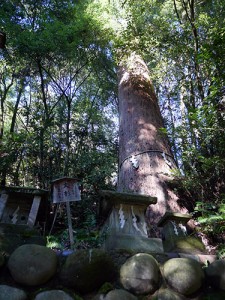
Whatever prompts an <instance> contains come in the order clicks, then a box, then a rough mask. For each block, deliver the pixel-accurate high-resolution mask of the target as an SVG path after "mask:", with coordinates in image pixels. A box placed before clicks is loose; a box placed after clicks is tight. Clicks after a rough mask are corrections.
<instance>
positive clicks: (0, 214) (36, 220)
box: [0, 187, 49, 227]
mask: <svg viewBox="0 0 225 300" xmlns="http://www.w3.org/2000/svg"><path fill="white" fill-rule="evenodd" d="M48 194H49V192H48V191H47V190H41V189H35V188H26V187H2V188H0V223H5V224H14V225H28V226H29V227H34V226H35V225H37V224H38V225H39V226H41V227H45V226H46V222H47V219H48V213H49V205H48Z"/></svg>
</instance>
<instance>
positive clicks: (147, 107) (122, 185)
mask: <svg viewBox="0 0 225 300" xmlns="http://www.w3.org/2000/svg"><path fill="white" fill-rule="evenodd" d="M118 77H119V114H120V131H119V139H120V140H119V167H120V169H119V181H118V191H120V192H121V191H124V192H133V193H138V194H145V195H150V196H155V197H157V198H158V201H157V204H156V205H151V206H150V207H149V209H148V212H147V221H148V223H149V225H150V236H159V235H160V234H159V230H158V227H157V223H158V221H159V219H160V218H161V217H162V216H163V215H164V213H165V212H166V211H167V210H172V211H180V207H179V205H178V203H177V200H178V199H177V197H176V195H175V194H174V193H173V192H172V191H171V190H170V189H169V188H168V186H167V183H166V182H167V180H169V179H171V175H169V174H171V169H172V168H176V165H175V163H174V159H173V156H172V153H171V150H170V147H169V143H168V139H167V137H166V136H165V135H163V134H162V133H161V132H160V130H159V129H160V128H161V127H163V121H162V117H161V114H160V110H159V106H158V102H157V98H156V95H155V92H154V89H153V86H152V83H151V81H150V76H149V71H148V68H147V66H146V64H145V63H144V61H143V60H142V59H141V57H139V56H137V55H136V54H132V55H131V56H130V57H129V58H128V59H127V60H126V62H124V63H123V64H122V65H121V66H120V68H119V72H118Z"/></svg>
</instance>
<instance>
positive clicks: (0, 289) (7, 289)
mask: <svg viewBox="0 0 225 300" xmlns="http://www.w3.org/2000/svg"><path fill="white" fill-rule="evenodd" d="M6 299H7V300H26V299H27V295H26V293H25V292H24V291H23V290H20V289H17V288H15V287H11V286H8V285H3V284H2V285H0V300H6Z"/></svg>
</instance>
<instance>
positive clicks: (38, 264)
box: [8, 244, 58, 286]
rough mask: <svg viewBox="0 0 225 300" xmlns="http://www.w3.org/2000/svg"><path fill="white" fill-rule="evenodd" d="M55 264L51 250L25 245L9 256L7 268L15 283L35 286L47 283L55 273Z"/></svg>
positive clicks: (55, 259)
mask: <svg viewBox="0 0 225 300" xmlns="http://www.w3.org/2000/svg"><path fill="white" fill-rule="evenodd" d="M57 264H58V258H57V255H56V254H55V252H54V251H53V250H51V249H49V248H47V247H45V246H40V245H34V244H27V245H22V246H20V247H18V248H17V249H16V250H15V251H14V252H13V253H12V254H11V256H10V257H9V261H8V268H9V270H10V273H11V275H12V277H13V278H14V280H15V281H16V282H18V283H21V284H24V285H27V286H36V285H40V284H43V283H45V282H47V281H48V280H49V279H50V278H51V277H52V276H53V275H54V274H55V273H56V270H57Z"/></svg>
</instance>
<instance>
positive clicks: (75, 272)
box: [60, 249, 116, 293]
mask: <svg viewBox="0 0 225 300" xmlns="http://www.w3.org/2000/svg"><path fill="white" fill-rule="evenodd" d="M115 275H116V270H115V266H114V263H113V261H112V259H111V257H110V256H109V255H108V254H107V253H106V252H105V251H103V250H100V249H91V250H79V251H77V252H74V253H73V254H71V255H69V256H68V257H67V259H66V261H65V264H64V265H63V266H62V269H61V271H60V278H61V280H62V283H63V284H64V285H65V286H67V287H71V288H73V289H75V290H77V291H78V292H80V293H89V292H92V291H94V290H96V289H98V288H100V286H101V285H102V284H103V283H105V282H110V281H111V280H113V279H114V278H115Z"/></svg>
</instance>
